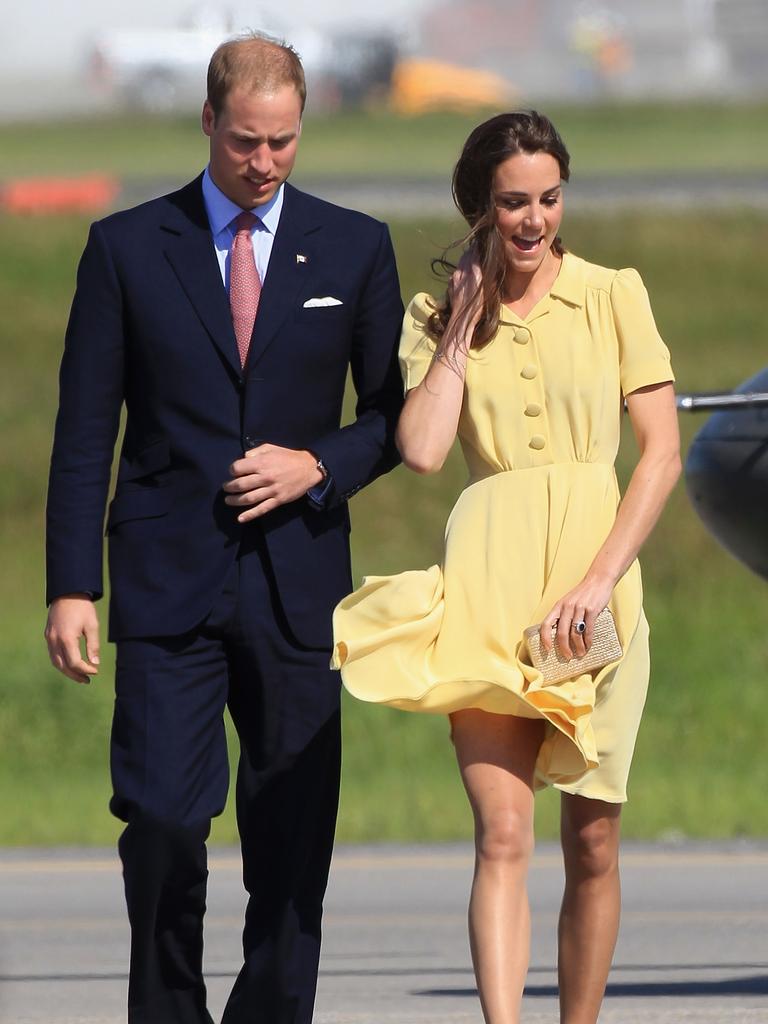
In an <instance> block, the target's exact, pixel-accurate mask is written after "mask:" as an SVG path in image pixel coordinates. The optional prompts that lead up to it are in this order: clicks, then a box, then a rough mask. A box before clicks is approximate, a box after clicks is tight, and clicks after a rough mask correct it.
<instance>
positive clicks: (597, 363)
mask: <svg viewBox="0 0 768 1024" xmlns="http://www.w3.org/2000/svg"><path fill="white" fill-rule="evenodd" d="M428 303H429V297H428V296H426V295H425V294H419V295H417V296H416V297H415V298H414V299H413V301H412V302H411V304H410V306H409V307H408V310H407V312H406V315H405V321H404V325H403V333H402V338H401V343H400V363H401V368H402V372H403V377H404V381H405V387H406V390H408V389H410V388H414V387H416V386H417V385H418V384H419V383H420V382H421V381H422V379H423V378H424V375H425V374H426V372H427V370H428V369H429V365H430V362H431V360H432V356H433V353H434V348H435V346H434V342H433V341H432V340H431V339H430V338H429V337H428V335H427V334H426V331H425V322H426V320H427V317H428V316H429V314H430V312H431V309H430V306H429V304H428ZM673 379H674V378H673V374H672V370H671V366H670V360H669V352H668V351H667V348H666V347H665V345H664V343H663V341H662V340H661V338H660V337H659V334H658V331H657V329H656V325H655V323H654V320H653V314H652V312H651V307H650V304H649V301H648V296H647V293H646V291H645V288H644V287H643V284H642V281H641V280H640V277H639V275H638V274H637V272H636V271H634V270H619V271H615V270H608V269H606V268H604V267H598V266H595V265H594V264H590V263H587V262H585V261H584V260H582V259H579V258H578V257H576V256H574V255H572V254H570V253H568V254H566V255H565V256H564V257H563V261H562V264H561V267H560V271H559V274H558V277H557V279H556V281H555V283H554V284H553V286H552V288H551V290H550V292H549V293H548V294H547V295H546V296H545V297H544V298H543V299H542V300H541V301H540V302H539V303H537V305H536V306H535V307H534V309H533V310H532V311H531V312H530V314H529V315H528V316H527V317H526V318H525V319H521V318H520V317H518V316H516V315H515V314H514V313H512V312H510V311H509V310H507V309H506V307H505V309H504V310H503V318H502V325H501V327H500V329H499V331H498V333H497V335H496V336H495V338H494V339H493V340H492V341H491V342H490V343H489V344H488V345H486V346H485V347H484V348H482V349H480V350H475V349H473V350H471V352H470V357H469V361H468V366H467V374H466V384H465V392H464V402H463V406H462V411H461V417H460V421H459V431H458V434H459V439H460V442H461V447H462V450H463V453H464V457H465V459H466V462H467V467H468V469H469V480H468V482H467V485H466V487H465V489H464V490H463V492H462V493H461V495H460V496H459V499H458V501H457V502H456V505H455V506H454V508H453V511H452V512H451V515H450V518H449V520H448V524H447V527H446V532H445V556H444V559H443V564H442V566H432V567H431V568H429V569H426V570H413V571H408V572H403V573H400V574H399V575H396V576H388V577H377V576H368V577H366V578H365V579H364V580H363V583H362V586H361V587H360V588H359V589H358V590H356V591H354V593H352V594H350V595H349V596H348V597H346V598H345V599H344V600H343V601H342V602H341V603H340V604H339V605H338V606H337V608H336V610H335V612H334V637H335V647H334V654H333V661H332V665H333V667H335V668H338V669H341V673H342V679H343V682H344V685H345V687H346V688H347V689H348V690H349V691H350V693H352V694H354V696H356V697H358V698H360V699H362V700H365V701H373V702H376V703H380V704H387V705H390V706H392V707H397V708H402V709H404V710H407V711H422V712H434V713H443V714H446V713H450V712H452V711H456V710H458V709H460V708H470V707H471V708H481V709H483V710H485V711H490V712H494V713H496V714H512V715H519V716H523V717H527V718H544V719H545V720H546V721H547V723H548V726H547V729H546V738H545V740H544V743H543V744H542V747H541V750H540V754H539V757H538V761H537V764H536V780H537V784H538V785H547V784H549V785H554V786H556V787H558V788H559V789H562V790H564V791H566V792H569V793H579V794H582V795H584V796H588V797H591V798H595V799H601V800H607V801H612V802H621V801H623V800H626V781H627V775H628V773H629V765H630V761H631V759H632V752H633V749H634V745H635V738H636V736H637V730H638V726H639V722H640V715H641V712H642V708H643V704H644V702H645V695H646V691H647V686H648V676H649V657H648V625H647V622H646V619H645V616H644V614H643V608H642V584H641V580H640V567H639V565H638V564H637V562H634V563H633V564H632V566H631V567H630V568H629V570H628V571H627V572H626V573H625V575H624V576H623V577H622V579H621V580H620V581H619V583H618V584H617V586H616V588H615V590H614V593H613V596H612V599H611V602H610V607H611V610H612V611H613V614H614V617H615V619H616V625H617V631H618V633H619V638H620V640H621V642H622V646H623V649H624V657H623V658H622V660H621V661H620V662H619V663H617V664H614V665H612V666H608V667H606V668H605V669H602V670H601V671H600V672H598V673H596V674H586V675H581V676H579V677H578V678H575V679H572V680H567V681H565V682H563V683H559V684H556V685H544V684H543V681H542V679H541V675H540V673H539V672H537V671H536V669H534V668H533V667H532V666H531V665H530V664H529V663H528V659H527V656H526V653H527V652H526V649H525V644H524V641H523V630H524V629H525V628H526V627H527V626H530V625H532V624H534V623H537V622H539V621H540V620H541V619H542V618H543V617H544V616H545V615H546V614H547V613H548V612H549V610H550V609H551V607H552V606H553V605H554V603H555V601H557V600H558V599H559V598H561V597H562V596H563V595H564V594H565V593H566V592H567V591H568V590H570V589H571V588H572V587H573V586H575V585H576V583H578V582H579V580H580V579H581V578H582V576H583V575H584V573H585V571H586V570H587V568H588V567H589V565H590V563H591V562H592V559H593V558H594V555H595V553H596V552H597V550H598V548H599V547H600V545H601V544H602V543H603V541H604V539H605V537H606V535H607V534H608V532H609V530H610V529H611V526H612V524H613V522H614V519H615V515H616V508H617V505H618V502H619V490H618V484H617V481H616V475H615V472H614V460H615V458H616V453H617V451H618V445H619V436H620V423H621V416H622V395H626V394H629V393H630V392H632V391H635V390H636V389H637V388H640V387H643V386H644V385H648V384H656V383H660V382H662V381H671V380H673ZM406 528H407V526H406Z"/></svg>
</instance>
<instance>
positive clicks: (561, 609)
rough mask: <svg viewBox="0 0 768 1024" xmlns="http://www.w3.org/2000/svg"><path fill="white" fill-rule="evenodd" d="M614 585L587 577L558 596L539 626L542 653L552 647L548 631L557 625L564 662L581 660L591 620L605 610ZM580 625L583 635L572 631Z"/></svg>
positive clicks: (591, 631) (588, 640)
mask: <svg viewBox="0 0 768 1024" xmlns="http://www.w3.org/2000/svg"><path fill="white" fill-rule="evenodd" d="M615 585H616V581H615V580H613V579H608V578H605V577H603V578H599V577H589V576H588V577H585V578H584V579H583V580H582V581H581V583H579V585H578V586H576V587H574V588H573V590H570V591H569V592H568V593H567V594H566V595H565V597H562V598H561V599H560V600H559V601H558V602H557V604H556V605H554V607H553V608H552V610H551V611H550V613H549V614H548V615H547V617H546V618H545V619H544V620H543V621H542V623H541V643H542V646H543V648H544V650H545V651H549V650H550V648H551V647H552V643H553V639H552V629H553V627H554V626H555V624H557V632H556V634H555V637H556V642H557V649H558V651H559V652H560V653H561V654H562V656H563V657H564V658H566V659H567V660H568V661H570V659H571V658H581V657H583V656H584V655H585V654H586V653H587V651H588V650H589V648H590V647H591V646H592V637H593V636H594V632H595V619H596V618H597V616H598V615H599V614H600V612H601V611H602V610H603V609H604V608H605V607H607V605H608V602H609V601H610V599H611V594H612V593H613V588H614V586H615ZM580 622H583V623H585V625H586V629H585V630H584V632H583V633H579V632H578V631H577V629H576V628H575V625H576V623H580Z"/></svg>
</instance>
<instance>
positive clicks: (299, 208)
mask: <svg viewBox="0 0 768 1024" xmlns="http://www.w3.org/2000/svg"><path fill="white" fill-rule="evenodd" d="M319 227H320V221H319V218H318V216H317V212H316V210H315V209H314V207H313V206H312V205H311V204H310V203H307V202H306V201H305V199H304V197H303V195H302V193H301V192H298V191H297V190H296V189H295V188H293V187H292V186H291V185H288V184H286V186H285V195H284V198H283V209H282V212H281V214H280V223H279V224H278V226H277V233H276V234H275V240H274V243H273V245H272V253H271V255H270V257H269V269H268V270H267V276H266V279H265V281H264V285H263V287H262V291H261V298H260V299H259V312H258V315H257V317H256V323H255V325H254V329H253V338H252V340H251V347H250V350H249V352H248V369H249V370H251V369H252V368H253V367H254V366H256V364H257V363H258V361H259V360H260V359H261V357H262V356H263V355H264V352H265V351H266V349H267V348H268V346H269V345H270V344H271V343H272V341H274V338H275V335H276V334H277V332H278V330H279V329H280V327H281V326H282V324H283V323H284V321H285V320H286V318H287V317H288V315H289V314H290V312H291V311H292V310H293V309H294V307H295V304H296V297H297V295H298V293H299V290H300V289H301V287H302V286H303V284H304V282H305V281H306V280H307V276H308V275H309V274H311V273H312V270H313V255H314V252H315V247H314V246H313V244H312V238H311V237H310V236H311V235H313V234H314V233H315V232H316V231H317V229H318V228H319ZM302 257H303V259H302Z"/></svg>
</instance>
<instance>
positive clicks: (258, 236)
mask: <svg viewBox="0 0 768 1024" xmlns="http://www.w3.org/2000/svg"><path fill="white" fill-rule="evenodd" d="M203 202H204V203H205V212H206V213H207V214H208V223H209V224H210V225H211V234H212V235H213V245H214V248H215V249H216V259H217V260H218V263H219V270H220V271H221V279H222V281H223V282H224V287H225V288H226V289H227V292H229V261H230V252H231V250H232V242H233V241H234V238H235V233H234V224H233V223H232V222H233V220H234V219H235V217H237V215H238V214H240V213H242V212H243V211H242V207H240V206H238V205H237V203H233V202H232V200H231V199H228V198H227V196H225V195H224V193H223V192H222V191H221V189H220V188H219V187H218V185H216V184H215V183H214V180H213V178H212V177H211V173H210V169H209V168H208V167H206V169H205V172H204V173H203ZM282 209H283V186H282V185H281V186H280V188H279V189H278V190H277V192H275V194H274V196H272V198H271V199H270V200H269V202H268V203H264V205H263V206H257V207H254V209H253V211H252V212H253V213H254V214H255V215H256V216H257V217H258V220H257V221H256V224H255V225H254V227H253V230H252V231H251V239H252V241H253V256H254V259H255V261H256V269H257V270H258V272H259V278H260V280H261V283H262V284H264V279H265V278H266V276H267V268H268V267H269V257H270V256H271V254H272V243H273V242H274V240H275V232H276V231H277V225H278V224H279V223H280V214H281V213H282Z"/></svg>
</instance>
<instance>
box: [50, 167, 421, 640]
mask: <svg viewBox="0 0 768 1024" xmlns="http://www.w3.org/2000/svg"><path fill="white" fill-rule="evenodd" d="M201 181H202V179H201V178H198V179H196V180H195V181H193V182H191V183H190V184H189V185H187V186H186V187H184V188H182V189H181V190H180V191H178V192H174V193H172V194H171V195H168V196H164V197H162V198H160V199H156V200H153V201H151V202H149V203H146V204H144V205H142V206H139V207H137V208H135V209H133V210H127V211H124V212H121V213H116V214H114V215H112V216H110V217H107V218H106V219H105V220H102V221H99V222H97V223H95V224H94V225H93V226H92V227H91V232H90V235H89V238H88V243H87V245H86V248H85V251H84V253H83V256H82V259H81V262H80V267H79V270H78V278H77V289H76V293H75V298H74V301H73V305H72V312H71V315H70V320H69V325H68V328H67V334H66V342H65V350H64V356H63V360H62V365H61V375H60V405H59V413H58V417H57V420H56V431H55V438H54V446H53V454H52V459H51V474H50V483H49V493H48V509H47V520H48V530H47V564H48V594H47V596H48V600H49V601H51V600H53V599H54V598H55V597H57V596H60V595H63V594H68V593H73V592H78V591H91V592H92V593H93V594H94V595H95V596H96V597H98V596H100V595H101V593H102V590H103V583H102V548H103V542H102V535H103V529H104V513H105V507H106V503H107V496H108V492H109V485H110V472H111V465H112V460H113V452H114V447H115V442H116V439H117V436H118V429H119V424H120V414H121V409H122V407H123V406H125V410H126V419H125V434H124V439H123V444H122V449H121V453H120V461H119V468H118V473H117V482H116V487H115V493H114V497H113V499H112V502H111V504H110V507H109V514H108V518H107V534H108V543H109V564H110V584H111V607H110V637H111V639H121V638H126V637H140V636H157V635H164V636H174V635H179V634H181V633H184V632H186V631H188V630H190V629H192V628H194V627H195V626H196V625H198V624H199V623H200V622H201V621H202V620H203V619H204V618H205V616H206V615H207V614H208V612H209V611H210V609H211V608H212V606H213V603H214V601H215V600H216V598H217V597H218V595H219V593H220V591H221V588H222V586H223V583H224V579H225V577H226V575H227V571H228V569H229V567H230V565H231V563H232V560H233V559H234V558H235V556H236V553H237V551H238V547H239V544H240V541H241V538H242V536H243V532H244V531H247V530H259V531H263V534H264V538H265V541H266V548H267V551H268V554H269V559H270V562H271V566H272V572H273V575H274V580H275V583H276V586H277V589H278V591H279V594H280V599H281V601H282V605H283V608H284V610H285V613H286V616H287V618H288V622H289V624H290V626H291V628H292V629H293V632H294V634H295V636H296V637H297V639H298V640H299V641H300V642H301V643H303V644H306V645H307V646H312V647H325V646H328V645H330V643H331V611H332V608H333V606H334V605H335V603H336V602H337V601H338V600H339V599H340V598H341V597H342V596H343V595H344V594H346V593H347V592H348V591H349V590H350V589H351V573H350V561H349V516H348V512H347V506H346V501H347V498H349V497H350V496H351V495H352V494H354V493H355V492H356V491H358V490H359V489H360V488H361V487H364V486H365V485H366V484H367V483H369V482H370V481H371V480H373V479H374V478H375V477H377V476H378V475H379V474H381V473H383V472H385V471H386V470H388V469H390V468H391V467H392V466H393V465H394V464H395V463H396V462H397V455H396V450H395V447H394V442H393V436H394V428H395V424H396V420H397V416H398V413H399V410H400V407H401V404H402V387H401V383H400V378H399V373H398V369H397V358H396V350H397V339H398V337H399V332H400V326H401V322H402V315H403V308H402V302H401V299H400V290H399V285H398V279H397V271H396V268H395V261H394V254H393V251H392V244H391V241H390V238H389V233H388V231H387V228H386V226H385V225H383V224H381V223H379V222H377V221H375V220H373V219H371V218H370V217H367V216H365V215H363V214H360V213H355V212H353V211H350V210H344V209H341V208H339V207H336V206H333V205H331V204H329V203H326V202H323V201H321V200H319V199H316V198H314V197H312V196H309V195H307V194H305V193H302V192H300V191H298V190H297V189H295V188H293V187H292V186H290V185H286V186H285V196H284V205H283V210H282V214H281V217H280V223H279V226H278V230H277V233H276V236H275V240H274V246H273V249H272V254H271V257H270V263H269V269H268V272H267V275H266V279H265V281H264V284H263V288H262V293H261V300H260V305H259V313H258V316H257V318H256V324H255V327H254V333H253V338H252V342H251V348H250V353H249V357H248V362H247V364H246V367H245V370H243V369H241V366H240V360H239V357H238V353H237V344H236V341H235V335H234V330H233V327H232V318H231V313H230V309H229V301H228V297H227V293H226V290H225V288H224V286H223V284H222V281H221V275H220V271H219V267H218V263H217V261H216V256H215V252H214V247H213V241H212V237H211V231H210V227H209V224H208V220H207V216H206V213H205V207H204V204H203V198H202V188H201ZM325 296H333V297H335V298H337V299H339V300H341V304H340V305H332V306H320V307H314V308H312V307H309V308H306V307H305V306H304V303H305V302H306V300H307V299H310V298H322V297H325ZM349 369H351V373H352V380H353V382H354V386H355V390H356V393H357V405H356V418H355V420H354V422H352V423H350V424H348V425H347V426H344V427H340V423H341V415H342V399H343V396H344V390H345V383H346V379H347V372H348V370H349ZM262 441H266V442H269V443H272V444H276V445H283V446H286V447H289V448H308V449H310V450H311V451H313V452H315V453H317V455H318V456H319V457H321V458H322V459H323V462H324V463H325V465H326V467H327V468H328V471H329V473H330V474H331V477H332V480H333V486H332V487H331V488H330V489H329V491H328V493H327V494H326V495H325V498H324V500H323V501H322V503H321V507H319V508H315V507H313V505H312V503H311V502H310V501H309V500H308V499H307V498H301V499H300V500H298V501H294V502H291V503H290V504H287V505H284V506H282V507H280V508H278V509H276V510H275V511H273V512H270V513H268V514H267V515H266V516H264V517H263V518H261V519H258V520H256V521H255V522H252V523H248V524H245V525H243V526H241V525H240V524H238V523H237V521H236V516H237V511H236V510H235V509H233V508H231V507H229V506H227V505H225V504H224V495H223V492H222V489H221V488H222V484H223V483H224V481H225V480H226V479H227V478H228V475H229V474H228V467H229V465H230V464H231V463H232V462H233V460H234V459H236V458H239V457H240V456H241V455H242V453H243V451H244V450H245V449H247V448H249V447H251V446H252V445H253V444H254V443H255V442H262Z"/></svg>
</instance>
